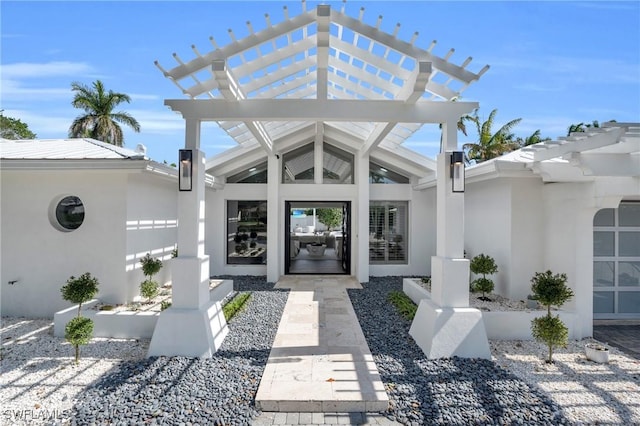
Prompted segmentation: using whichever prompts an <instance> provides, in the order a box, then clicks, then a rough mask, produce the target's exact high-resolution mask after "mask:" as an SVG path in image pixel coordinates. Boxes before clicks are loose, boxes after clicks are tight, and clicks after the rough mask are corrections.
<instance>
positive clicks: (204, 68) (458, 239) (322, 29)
mask: <svg viewBox="0 0 640 426" xmlns="http://www.w3.org/2000/svg"><path fill="white" fill-rule="evenodd" d="M363 17H364V8H361V9H360V12H359V15H358V17H357V18H353V17H350V16H348V15H347V14H346V12H345V5H344V4H343V6H342V8H341V10H334V9H332V8H331V7H330V6H329V5H319V6H317V7H316V8H315V9H311V10H307V9H306V3H305V2H304V1H303V2H302V12H301V13H300V14H299V15H296V16H293V17H290V16H289V11H288V9H287V7H286V6H285V7H284V18H285V19H284V20H283V21H282V22H280V23H277V24H272V22H271V17H270V16H269V15H265V20H266V28H264V29H263V30H261V31H258V32H255V31H254V30H253V26H252V24H251V23H250V22H247V28H248V31H249V35H247V36H246V37H243V38H241V39H238V38H236V36H235V35H234V33H233V31H232V30H229V37H230V38H231V42H230V43H229V44H227V45H224V46H221V45H219V44H218V43H217V42H216V41H215V40H214V39H213V38H212V37H211V38H210V43H211V50H210V51H209V52H207V53H201V52H200V51H199V50H198V49H197V48H196V47H195V45H193V46H192V49H193V52H194V55H195V57H194V58H193V59H191V60H188V61H186V62H185V61H183V60H182V59H181V58H179V57H178V55H177V54H175V53H174V54H173V57H174V59H175V61H176V62H177V65H176V66H174V67H173V68H171V69H168V70H167V69H164V68H163V67H162V66H160V64H159V63H158V62H157V61H156V65H157V66H158V68H159V69H160V70H161V71H162V72H163V74H164V75H165V76H166V77H167V78H169V79H170V80H171V81H173V82H174V84H176V85H177V86H178V88H179V89H180V90H181V92H182V93H183V94H184V95H186V97H187V99H168V100H165V104H166V105H167V106H169V107H170V108H171V109H172V110H174V111H176V112H179V113H180V114H181V115H182V116H183V118H184V119H185V122H186V131H185V148H186V149H190V150H192V151H193V152H194V169H193V171H194V173H193V176H194V187H193V189H194V190H193V191H192V192H183V193H182V192H181V193H180V197H179V203H180V207H179V223H180V227H179V234H178V245H179V247H180V257H178V258H177V259H178V265H183V266H184V268H185V271H184V273H181V272H178V274H177V275H176V274H174V276H177V277H178V278H177V279H176V280H175V281H177V282H182V281H181V280H183V281H184V283H179V284H178V285H177V287H178V288H181V287H182V288H183V289H182V290H179V291H184V292H185V294H191V296H189V297H186V296H185V300H186V299H189V300H190V301H189V302H188V303H187V302H186V301H185V304H184V306H183V307H184V308H187V307H190V308H191V309H202V306H203V304H204V303H205V302H204V301H203V300H200V299H199V298H200V297H204V295H203V294H204V293H203V292H202V291H201V290H197V289H196V285H195V284H194V283H193V282H191V283H187V281H188V280H189V279H190V280H192V281H193V278H194V273H195V272H194V271H200V273H201V276H200V284H199V286H200V287H202V286H203V285H204V284H203V283H204V282H205V281H206V280H208V275H207V276H204V272H203V271H204V270H205V268H203V267H202V265H203V264H204V263H207V264H208V258H207V257H206V256H205V255H204V245H203V241H204V230H203V223H204V207H203V205H204V201H203V200H204V190H203V184H204V172H205V169H209V168H211V167H214V166H218V165H223V164H224V163H226V162H229V161H232V160H234V159H243V160H244V159H248V158H251V156H252V155H254V156H255V155H260V156H264V155H265V154H266V156H267V161H268V176H269V178H268V182H269V184H268V197H269V199H271V200H276V199H277V198H278V197H277V195H278V181H279V179H278V177H279V174H278V170H279V166H280V164H279V161H278V160H279V157H280V156H279V154H280V153H281V152H285V151H287V150H290V149H293V148H295V147H297V146H301V145H302V144H307V143H311V142H313V143H314V154H315V155H314V161H315V165H316V167H315V176H314V181H315V183H316V184H321V183H322V170H323V164H324V163H323V157H322V156H323V152H322V144H323V143H324V142H330V143H332V144H336V145H338V146H340V147H342V148H344V149H347V150H349V151H350V152H352V153H354V154H356V155H355V157H356V169H357V170H358V171H357V173H358V177H357V179H358V180H359V181H360V182H363V181H364V182H367V177H368V164H369V158H380V159H381V160H383V161H385V162H387V163H392V164H397V165H399V166H400V167H402V168H403V169H404V168H407V167H409V168H413V170H415V173H421V174H422V176H424V175H426V174H427V173H429V172H430V171H432V170H433V165H432V164H431V162H430V160H428V159H426V158H424V157H421V156H419V155H417V154H416V153H413V152H411V151H410V150H407V149H405V148H403V147H402V143H403V142H404V141H405V140H406V139H407V138H408V137H410V136H411V135H412V134H413V133H414V132H416V130H418V129H419V128H420V127H421V126H422V125H423V124H425V123H439V124H441V126H442V152H441V154H440V155H439V156H438V165H437V175H438V188H439V189H438V195H437V197H438V207H437V221H438V234H437V241H438V242H437V256H436V257H434V260H433V265H434V268H435V269H436V270H438V271H441V276H440V277H438V276H437V275H438V273H436V274H433V273H432V275H434V279H433V283H434V284H433V285H434V291H433V298H434V302H435V303H436V304H437V305H438V306H440V307H442V306H444V307H453V306H459V305H460V304H461V303H462V306H464V307H466V306H468V297H466V298H465V294H466V295H468V274H469V270H468V262H467V261H465V260H464V259H463V226H462V224H463V212H464V195H463V194H460V193H451V191H450V190H448V189H447V188H450V187H451V180H450V177H449V154H446V155H445V152H450V151H457V150H458V143H457V123H458V121H459V119H460V117H462V116H463V115H465V114H469V113H471V112H472V111H473V110H474V109H476V108H477V107H478V104H477V103H476V102H462V101H456V100H457V99H458V98H459V96H460V94H461V93H462V91H464V90H465V89H466V88H467V87H468V86H469V85H470V84H471V83H472V82H474V81H476V80H478V79H479V78H480V77H481V75H482V74H483V73H484V72H486V71H487V70H488V68H489V67H488V66H485V67H484V68H482V69H481V70H480V71H479V72H477V73H474V72H472V71H470V70H468V69H467V68H466V67H467V66H468V65H469V64H470V62H471V58H470V57H469V58H467V59H466V60H465V61H464V62H462V64H460V65H456V64H454V63H453V62H450V58H451V56H452V55H453V53H454V49H451V50H449V51H448V53H447V54H446V55H444V57H440V56H437V55H435V54H433V53H432V49H433V48H434V46H435V44H436V42H435V41H433V42H432V43H431V44H430V45H429V47H428V48H427V49H422V48H419V47H417V46H416V45H415V42H416V39H417V37H418V33H417V32H416V33H414V34H413V36H412V37H411V39H410V40H408V41H405V40H402V39H400V38H398V32H399V29H400V24H398V25H396V27H395V30H394V31H393V33H392V34H389V33H386V32H384V31H382V30H381V29H380V26H381V22H382V16H379V17H378V19H377V22H376V24H375V26H372V25H369V24H367V23H365V22H364V21H363ZM203 121H215V122H217V123H218V124H219V125H220V127H221V128H222V129H224V130H225V131H226V132H227V133H228V134H229V136H231V137H232V138H233V139H234V140H235V141H236V142H237V144H238V147H235V148H233V149H231V150H230V151H228V152H226V153H223V154H221V155H220V156H219V157H218V158H213V159H210V160H209V161H208V162H205V159H204V155H203V153H202V152H201V151H200V124H201V122H203ZM358 164H360V165H361V166H358ZM358 191H359V197H358V198H359V200H360V201H359V202H360V203H362V205H361V206H360V207H361V209H367V208H368V204H367V203H368V198H369V197H368V195H369V194H368V185H366V184H361V185H359V187H358ZM274 204H275V203H270V205H269V207H268V209H269V211H268V214H269V215H272V214H273V215H274V216H272V217H277V214H278V210H277V206H275V205H274ZM363 211H365V210H363ZM358 227H359V233H360V234H361V235H366V234H367V228H366V227H367V224H359V225H358ZM268 233H269V234H270V235H274V236H275V235H276V234H277V223H276V221H269V224H268ZM356 233H357V232H356ZM268 244H270V246H268V248H267V253H276V252H277V250H276V249H277V247H276V246H275V244H277V238H269V239H268ZM271 244H273V245H274V246H271ZM361 244H366V241H365V242H361ZM180 259H182V260H180ZM454 259H457V260H459V261H455V262H454V261H453V260H454ZM273 260H276V262H273V261H270V260H268V261H267V279H268V280H270V281H273V280H275V279H277V278H278V269H277V266H278V265H277V263H278V262H277V259H273ZM176 269H177V270H180V269H182V266H178V267H177V268H176ZM187 270H190V271H191V272H187ZM206 271H207V272H208V268H207V269H206ZM465 271H466V272H465ZM465 273H466V277H467V278H464V275H465ZM182 274H184V277H183V278H180V277H181V276H182ZM366 277H367V278H368V272H367V276H366ZM444 277H449V278H450V279H449V278H448V281H451V282H447V291H446V292H444V291H441V289H442V283H443V281H444V279H445V278H444ZM453 281H456V284H453ZM458 281H461V282H459V283H458ZM459 293H461V294H459ZM174 306H176V303H175V302H174ZM181 306H182V305H181V304H180V302H179V303H178V306H177V307H181ZM167 312H170V310H167ZM209 317H211V316H209ZM161 318H162V317H161ZM158 325H159V326H161V322H159V324H158ZM214 334H215V332H214ZM154 340H156V339H155V335H154ZM485 340H486V338H485ZM153 343H154V342H152V347H153ZM214 346H215V345H214ZM423 349H424V348H423ZM214 351H215V349H214ZM150 352H151V350H150ZM163 353H164V352H163ZM487 353H488V346H487Z"/></svg>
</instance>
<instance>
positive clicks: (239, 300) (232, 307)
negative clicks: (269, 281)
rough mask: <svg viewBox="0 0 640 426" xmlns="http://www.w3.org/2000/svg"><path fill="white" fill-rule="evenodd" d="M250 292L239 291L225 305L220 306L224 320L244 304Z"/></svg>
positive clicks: (229, 317)
mask: <svg viewBox="0 0 640 426" xmlns="http://www.w3.org/2000/svg"><path fill="white" fill-rule="evenodd" d="M250 296H251V293H239V294H237V295H236V296H235V297H234V298H233V299H231V300H230V301H229V303H227V304H226V305H224V306H223V307H222V312H223V313H224V318H225V320H227V321H229V320H230V319H231V318H233V316H234V315H235V314H237V313H238V312H239V311H240V309H242V307H243V306H244V305H245V303H246V302H247V300H249V297H250Z"/></svg>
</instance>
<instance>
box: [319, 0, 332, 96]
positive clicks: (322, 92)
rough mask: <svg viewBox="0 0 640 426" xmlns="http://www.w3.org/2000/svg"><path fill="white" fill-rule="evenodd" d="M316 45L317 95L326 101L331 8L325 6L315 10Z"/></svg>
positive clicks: (322, 5)
mask: <svg viewBox="0 0 640 426" xmlns="http://www.w3.org/2000/svg"><path fill="white" fill-rule="evenodd" d="M316 14H317V16H316V27H317V34H316V43H317V49H316V52H317V56H318V57H317V67H318V69H317V76H318V79H317V94H316V97H317V98H318V99H327V89H328V81H329V80H328V77H327V72H328V69H327V68H328V66H329V18H330V16H331V7H330V6H329V5H326V4H321V5H318V7H317V9H316Z"/></svg>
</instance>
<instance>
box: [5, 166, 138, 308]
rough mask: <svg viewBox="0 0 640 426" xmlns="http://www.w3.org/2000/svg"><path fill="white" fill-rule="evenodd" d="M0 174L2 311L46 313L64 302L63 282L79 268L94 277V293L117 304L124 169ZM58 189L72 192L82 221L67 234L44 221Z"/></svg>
mask: <svg viewBox="0 0 640 426" xmlns="http://www.w3.org/2000/svg"><path fill="white" fill-rule="evenodd" d="M1 176H2V177H1V179H2V183H1V186H2V197H1V206H2V218H1V223H2V236H1V240H2V250H1V253H0V254H1V256H0V257H1V259H2V260H1V262H2V271H1V276H2V278H1V280H2V281H1V286H2V292H1V298H2V302H1V303H2V315H11V316H27V317H53V314H54V312H56V311H57V310H60V309H62V308H64V307H66V306H68V302H66V301H64V300H63V299H62V296H61V293H60V288H61V287H62V285H64V284H65V282H66V280H67V279H68V278H69V277H70V276H71V275H74V276H78V275H81V274H83V273H84V272H90V273H91V274H92V275H93V276H95V277H97V278H98V280H99V282H100V293H99V296H100V297H101V298H104V299H105V300H108V301H110V302H113V303H117V302H124V298H123V292H122V290H123V286H124V282H125V272H124V263H123V261H122V259H123V258H124V252H123V249H124V244H125V210H126V191H125V190H124V187H125V185H126V174H125V173H123V172H109V171H99V170H95V171H93V170H74V171H61V170H52V171H46V170H44V171H35V170H13V171H12V170H3V171H2V174H1ZM63 195H75V196H78V197H79V198H80V199H81V200H82V202H83V204H84V207H85V217H84V222H83V224H82V225H81V226H80V227H79V228H78V229H76V230H74V231H72V232H62V231H59V230H58V229H56V228H54V226H53V225H52V224H51V221H50V219H49V214H50V210H51V208H52V207H51V204H52V203H54V204H55V201H56V200H57V199H59V198H60V197H61V196H63ZM14 280H17V281H16V282H15V284H13V285H10V284H9V283H8V282H9V281H14Z"/></svg>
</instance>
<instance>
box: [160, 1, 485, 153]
mask: <svg viewBox="0 0 640 426" xmlns="http://www.w3.org/2000/svg"><path fill="white" fill-rule="evenodd" d="M302 5H303V6H302V12H301V13H300V14H298V15H296V16H291V17H290V16H289V10H288V9H287V8H286V7H284V8H283V12H284V20H283V21H282V22H279V23H275V24H274V23H272V18H271V17H270V16H269V15H268V14H265V23H266V28H264V29H261V30H257V29H254V26H253V25H252V24H251V23H250V22H247V23H246V27H247V35H246V36H243V37H236V35H235V34H234V32H233V31H232V30H229V32H228V35H229V37H230V39H231V42H230V43H228V44H226V45H222V44H220V43H218V42H216V41H215V40H214V39H213V38H210V42H211V45H212V47H213V49H212V50H211V51H210V52H203V53H200V51H199V50H198V49H197V48H196V47H195V46H192V50H193V52H194V54H195V57H194V58H193V59H191V60H188V61H183V60H182V59H181V58H180V57H178V55H176V54H174V59H175V61H176V62H177V65H176V66H175V67H173V68H170V69H168V70H165V69H164V68H163V67H161V66H160V65H159V64H157V65H158V68H160V70H161V71H162V72H163V74H164V75H165V76H166V77H167V78H169V79H170V80H171V81H173V82H174V83H175V84H176V85H177V86H178V87H179V88H180V90H181V91H182V92H183V94H185V95H186V96H187V97H188V98H189V99H190V101H189V102H191V103H190V104H189V105H187V103H183V102H182V101H181V100H168V101H167V102H166V104H167V105H169V106H170V107H171V108H172V109H174V110H176V111H180V112H181V113H182V114H183V116H184V117H185V118H189V119H196V120H200V121H216V122H218V123H219V124H220V125H221V127H222V128H223V129H224V130H225V131H226V132H227V133H228V134H229V135H230V136H231V137H232V138H233V139H234V140H236V142H238V143H239V144H241V145H242V144H254V143H256V142H257V143H258V144H259V145H260V146H262V147H263V149H264V150H265V152H267V153H273V152H275V151H276V145H278V142H277V141H278V140H285V139H287V136H288V135H289V134H296V132H302V133H305V132H306V131H307V130H308V129H309V126H310V125H312V124H313V126H314V128H315V129H322V130H323V137H325V138H327V137H328V136H327V135H329V134H332V133H336V132H338V133H344V134H347V135H350V136H351V137H353V138H355V140H358V141H359V142H358V144H359V149H358V151H360V153H362V154H363V155H367V154H372V153H374V152H375V151H376V150H379V149H382V148H381V146H383V145H384V144H385V142H388V144H386V145H384V146H386V148H385V151H388V150H389V149H390V148H389V147H393V146H400V144H401V143H402V142H403V141H404V140H405V139H406V138H408V137H409V136H411V135H412V134H413V133H414V132H415V131H417V130H418V129H419V128H420V127H421V126H422V125H423V124H424V123H443V122H446V121H452V120H457V119H458V118H459V117H460V114H466V113H469V112H471V111H472V110H473V105H476V106H477V104H465V103H463V102H456V103H455V104H457V105H455V106H452V105H450V104H451V102H450V101H451V100H453V99H455V98H458V97H459V96H460V93H461V92H462V91H463V90H464V89H465V88H466V87H467V86H468V85H469V84H471V83H472V82H474V81H476V80H478V79H479V78H480V77H481V75H482V74H483V73H484V72H485V71H486V70H487V69H488V66H486V67H484V68H483V69H481V70H480V71H479V72H477V73H474V72H472V71H470V70H468V69H467V66H468V65H469V64H470V62H471V58H467V59H466V60H465V61H464V62H463V63H462V64H460V65H456V64H454V63H452V62H451V61H450V59H451V57H452V55H453V53H454V50H453V49H451V50H449V51H448V52H447V53H446V54H445V55H444V56H442V57H440V56H437V55H436V54H435V53H433V49H434V46H435V45H436V42H435V41H433V42H432V43H431V44H430V45H429V46H428V47H427V48H426V49H423V48H420V47H418V46H417V45H416V40H417V38H418V33H417V32H414V33H413V34H412V36H411V37H410V39H409V40H406V41H405V40H402V39H401V38H400V37H399V33H400V24H397V25H396V26H395V27H394V29H393V30H392V31H391V32H390V33H386V32H385V31H383V30H382V29H381V26H382V19H383V18H382V16H378V19H377V21H375V23H374V24H372V25H370V24H368V23H365V22H364V19H363V18H364V8H361V9H360V10H359V13H358V14H357V16H356V17H350V16H348V15H347V14H346V6H345V5H343V6H342V7H341V8H340V9H339V10H337V9H336V10H334V9H332V8H331V7H330V6H329V5H319V6H317V7H315V8H314V9H310V10H307V7H306V3H305V2H304V1H303V2H302ZM215 64H217V65H215ZM221 64H224V70H222V69H221V67H222V65H221ZM216 67H217V68H216ZM441 74H442V75H444V78H443V77H441V76H440V75H441ZM434 76H440V78H438V80H437V81H435V80H434ZM203 102H205V103H203ZM434 104H435V105H434ZM469 108H471V109H469ZM269 111H271V112H269ZM317 123H322V125H321V126H318V125H317ZM346 146H349V147H353V141H352V140H350V141H349V142H348V143H347V144H346Z"/></svg>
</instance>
